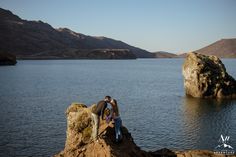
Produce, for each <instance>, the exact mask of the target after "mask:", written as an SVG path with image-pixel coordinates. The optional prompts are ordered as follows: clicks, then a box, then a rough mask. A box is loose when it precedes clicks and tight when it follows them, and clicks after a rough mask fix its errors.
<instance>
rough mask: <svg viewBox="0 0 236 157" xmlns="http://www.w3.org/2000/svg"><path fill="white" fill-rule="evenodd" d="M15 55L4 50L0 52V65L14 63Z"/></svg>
mask: <svg viewBox="0 0 236 157" xmlns="http://www.w3.org/2000/svg"><path fill="white" fill-rule="evenodd" d="M16 63H17V61H16V56H15V55H13V54H10V53H6V52H0V65H15V64H16Z"/></svg>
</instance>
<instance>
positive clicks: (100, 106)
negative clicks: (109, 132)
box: [93, 100, 107, 119]
mask: <svg viewBox="0 0 236 157" xmlns="http://www.w3.org/2000/svg"><path fill="white" fill-rule="evenodd" d="M106 107H107V103H106V102H105V101H104V100H101V101H99V102H98V104H97V107H96V109H95V110H94V111H93V113H94V114H96V115H98V116H101V115H102V119H103V113H104V110H105V109H106Z"/></svg>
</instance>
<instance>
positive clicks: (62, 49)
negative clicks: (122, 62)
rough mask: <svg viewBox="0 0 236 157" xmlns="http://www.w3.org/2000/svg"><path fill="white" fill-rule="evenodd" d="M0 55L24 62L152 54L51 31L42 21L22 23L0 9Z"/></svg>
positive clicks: (117, 43)
mask: <svg viewBox="0 0 236 157" xmlns="http://www.w3.org/2000/svg"><path fill="white" fill-rule="evenodd" d="M0 43H1V44H0V52H8V53H12V54H15V55H16V56H17V58H24V59H47V58H49V59H55V58H73V59H76V58H89V59H90V58H91V59H134V58H136V57H138V58H152V57H153V54H152V53H150V52H148V51H146V50H143V49H140V48H137V47H134V46H130V45H128V44H126V43H124V42H122V41H118V40H114V39H110V38H106V37H94V36H87V35H84V34H81V33H76V32H74V31H72V30H70V29H67V28H59V29H54V28H53V27H52V26H50V25H49V24H47V23H44V22H42V21H27V20H22V19H21V18H19V17H18V16H16V15H14V14H13V13H12V12H10V11H8V10H5V9H1V8H0Z"/></svg>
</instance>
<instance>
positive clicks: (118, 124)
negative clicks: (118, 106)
mask: <svg viewBox="0 0 236 157" xmlns="http://www.w3.org/2000/svg"><path fill="white" fill-rule="evenodd" d="M114 121H115V131H116V141H119V140H121V139H122V134H121V125H122V120H121V118H120V117H117V118H115V119H114ZM119 137H120V138H119Z"/></svg>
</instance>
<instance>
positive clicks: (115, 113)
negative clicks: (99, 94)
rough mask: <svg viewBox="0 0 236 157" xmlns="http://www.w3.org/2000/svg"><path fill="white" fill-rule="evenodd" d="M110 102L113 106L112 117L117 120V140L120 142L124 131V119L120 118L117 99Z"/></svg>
mask: <svg viewBox="0 0 236 157" xmlns="http://www.w3.org/2000/svg"><path fill="white" fill-rule="evenodd" d="M109 103H110V104H111V106H112V118H113V119H114V122H115V132H116V142H120V141H121V139H122V133H121V125H122V120H121V118H120V113H119V108H118V105H117V101H116V100H115V99H111V100H110V102H109Z"/></svg>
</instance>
